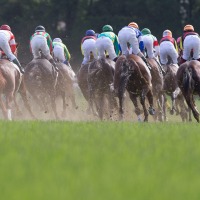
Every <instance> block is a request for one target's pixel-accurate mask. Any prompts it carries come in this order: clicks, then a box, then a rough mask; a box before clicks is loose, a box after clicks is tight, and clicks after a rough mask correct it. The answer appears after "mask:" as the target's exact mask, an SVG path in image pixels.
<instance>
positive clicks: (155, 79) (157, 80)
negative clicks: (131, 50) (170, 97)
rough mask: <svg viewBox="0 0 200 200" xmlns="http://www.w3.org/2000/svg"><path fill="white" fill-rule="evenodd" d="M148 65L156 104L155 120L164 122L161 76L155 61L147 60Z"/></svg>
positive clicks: (162, 82)
mask: <svg viewBox="0 0 200 200" xmlns="http://www.w3.org/2000/svg"><path fill="white" fill-rule="evenodd" d="M147 61H148V63H149V65H150V66H151V70H150V72H151V76H152V81H151V83H152V92H153V97H154V99H155V101H156V102H157V109H156V110H157V112H156V113H155V115H154V118H155V119H158V120H159V121H163V120H164V115H163V109H164V96H163V86H164V80H163V74H162V71H161V69H160V67H159V66H158V63H157V61H156V60H155V59H152V58H147Z"/></svg>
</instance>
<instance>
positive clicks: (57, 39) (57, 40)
mask: <svg viewBox="0 0 200 200" xmlns="http://www.w3.org/2000/svg"><path fill="white" fill-rule="evenodd" d="M53 42H61V43H62V40H61V39H60V38H54V39H53Z"/></svg>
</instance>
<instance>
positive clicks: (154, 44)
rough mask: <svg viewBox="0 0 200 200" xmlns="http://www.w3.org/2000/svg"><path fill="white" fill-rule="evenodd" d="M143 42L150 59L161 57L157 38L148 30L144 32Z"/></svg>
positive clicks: (145, 29)
mask: <svg viewBox="0 0 200 200" xmlns="http://www.w3.org/2000/svg"><path fill="white" fill-rule="evenodd" d="M141 32H142V35H143V36H142V41H143V43H144V49H146V51H147V56H148V58H154V59H155V58H156V57H157V56H159V55H160V47H159V43H158V40H157V38H156V37H155V36H154V35H152V34H151V31H150V30H149V29H148V28H144V29H143V30H142V31H141Z"/></svg>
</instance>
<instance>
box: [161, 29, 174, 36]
mask: <svg viewBox="0 0 200 200" xmlns="http://www.w3.org/2000/svg"><path fill="white" fill-rule="evenodd" d="M166 36H170V37H172V32H171V31H170V30H165V31H164V32H163V37H166Z"/></svg>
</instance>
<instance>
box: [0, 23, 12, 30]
mask: <svg viewBox="0 0 200 200" xmlns="http://www.w3.org/2000/svg"><path fill="white" fill-rule="evenodd" d="M0 30H7V31H11V28H10V26H8V25H7V24H3V25H1V27H0Z"/></svg>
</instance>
